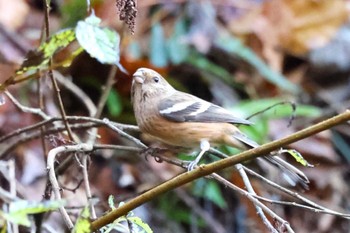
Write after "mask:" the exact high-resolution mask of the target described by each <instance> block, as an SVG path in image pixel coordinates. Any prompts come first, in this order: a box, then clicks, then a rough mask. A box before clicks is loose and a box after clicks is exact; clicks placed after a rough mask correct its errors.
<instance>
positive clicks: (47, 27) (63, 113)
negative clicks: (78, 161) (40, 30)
mask: <svg viewBox="0 0 350 233" xmlns="http://www.w3.org/2000/svg"><path fill="white" fill-rule="evenodd" d="M45 3H46V4H44V5H45V11H44V12H45V33H46V38H48V37H49V36H50V20H49V15H50V1H49V0H45ZM48 67H49V70H48V75H49V77H50V79H51V82H52V85H53V87H54V90H55V94H56V98H57V101H58V106H59V110H60V112H61V117H62V119H63V123H64V125H65V127H66V130H67V134H68V137H69V139H70V140H71V141H75V138H73V133H72V130H71V129H70V127H69V124H68V122H67V119H66V118H67V116H66V111H65V110H64V106H63V101H62V98H61V94H60V92H61V91H60V89H59V87H58V84H57V81H56V79H55V77H54V75H53V72H52V69H51V67H52V58H51V57H50V58H49V62H48Z"/></svg>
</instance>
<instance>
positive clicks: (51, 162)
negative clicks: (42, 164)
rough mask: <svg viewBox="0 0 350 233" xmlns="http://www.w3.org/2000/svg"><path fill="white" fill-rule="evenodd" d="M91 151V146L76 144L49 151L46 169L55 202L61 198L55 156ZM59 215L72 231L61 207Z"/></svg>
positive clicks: (70, 221)
mask: <svg viewBox="0 0 350 233" xmlns="http://www.w3.org/2000/svg"><path fill="white" fill-rule="evenodd" d="M92 150H93V147H92V145H90V144H77V145H70V146H59V147H56V148H54V149H52V150H50V152H49V154H48V157H47V169H48V175H49V180H50V182H51V185H52V191H53V193H54V196H55V199H56V200H62V197H61V192H60V187H59V184H58V181H57V178H56V173H55V160H56V156H57V155H58V154H60V153H63V152H64V153H67V152H77V151H82V152H91V151H92ZM59 210H60V212H61V215H62V217H63V220H64V221H65V223H66V225H67V227H68V229H70V230H71V229H73V223H72V220H71V219H70V217H69V215H68V213H67V211H66V209H65V208H64V207H63V206H62V207H60V208H59Z"/></svg>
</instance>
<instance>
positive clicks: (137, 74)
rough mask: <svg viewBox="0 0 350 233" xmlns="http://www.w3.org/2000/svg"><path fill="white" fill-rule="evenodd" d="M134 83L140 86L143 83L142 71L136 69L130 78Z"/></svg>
mask: <svg viewBox="0 0 350 233" xmlns="http://www.w3.org/2000/svg"><path fill="white" fill-rule="evenodd" d="M132 77H133V78H134V80H135V82H137V83H140V84H142V83H143V82H144V81H145V78H144V75H143V72H142V70H140V69H138V70H137V71H136V72H135V73H134V75H133V76H132Z"/></svg>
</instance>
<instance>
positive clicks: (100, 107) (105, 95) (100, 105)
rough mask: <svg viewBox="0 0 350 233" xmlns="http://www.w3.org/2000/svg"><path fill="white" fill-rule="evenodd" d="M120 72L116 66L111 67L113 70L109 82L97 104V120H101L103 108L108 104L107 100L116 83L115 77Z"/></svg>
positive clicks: (110, 72) (108, 78) (109, 75)
mask: <svg viewBox="0 0 350 233" xmlns="http://www.w3.org/2000/svg"><path fill="white" fill-rule="evenodd" d="M117 71H118V68H117V67H116V66H111V70H110V71H109V74H108V77H107V81H106V84H105V86H104V87H103V88H102V95H101V97H100V100H99V101H98V104H97V111H96V112H95V114H94V116H95V118H100V117H101V114H102V111H103V108H104V106H105V104H106V101H107V98H108V96H109V94H110V92H111V90H112V87H113V85H114V83H115V80H114V78H115V75H116V73H117Z"/></svg>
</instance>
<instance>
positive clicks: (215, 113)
mask: <svg viewBox="0 0 350 233" xmlns="http://www.w3.org/2000/svg"><path fill="white" fill-rule="evenodd" d="M131 101H132V104H133V108H134V113H135V117H136V121H137V124H138V126H139V128H140V130H141V132H142V133H144V134H146V135H147V136H148V137H149V138H152V139H153V140H155V141H157V142H160V143H162V144H165V145H168V146H171V147H177V148H186V149H198V148H200V153H199V154H198V156H197V157H196V159H195V160H194V161H193V162H191V163H190V165H189V167H188V169H189V170H192V169H193V168H194V167H195V166H196V165H197V163H198V162H199V161H200V159H201V157H202V156H203V154H205V152H207V151H208V150H209V149H210V147H211V146H219V145H227V146H231V147H235V148H238V149H250V148H255V147H258V146H259V144H258V143H256V142H255V141H253V140H251V139H249V138H248V137H247V136H246V135H245V134H243V133H242V132H241V131H240V130H239V129H238V128H237V127H236V126H235V125H251V124H252V123H251V122H250V121H248V120H244V119H240V118H238V117H235V116H234V115H233V114H232V113H231V112H229V111H228V110H226V109H224V108H222V107H220V106H218V105H215V104H212V103H210V102H207V101H205V100H202V99H200V98H198V97H196V96H194V95H190V94H188V93H185V92H181V91H178V90H176V89H174V88H173V87H172V86H171V85H170V84H169V83H168V82H167V81H166V80H165V79H164V78H163V77H162V76H161V75H160V74H159V73H157V72H156V71H154V70H152V69H148V68H139V69H138V70H137V71H136V72H135V73H134V74H133V81H132V86H131ZM263 158H264V159H265V160H267V161H268V162H270V163H272V164H273V165H275V166H276V167H278V168H280V169H281V170H282V172H283V173H284V174H285V175H286V176H287V177H286V179H287V180H288V181H289V182H290V183H291V184H292V185H296V184H298V183H299V184H301V185H302V186H303V187H307V184H308V183H309V180H308V178H307V177H306V175H305V174H304V173H303V172H302V171H300V170H299V169H297V168H296V167H294V166H293V165H291V164H289V163H288V162H286V161H284V160H282V159H281V158H279V157H277V156H272V155H267V156H264V157H263Z"/></svg>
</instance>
